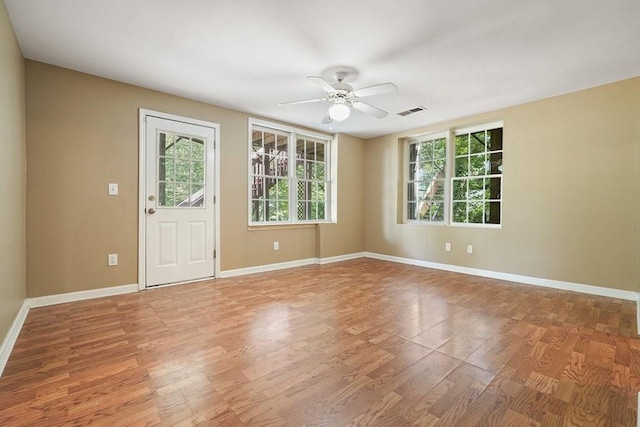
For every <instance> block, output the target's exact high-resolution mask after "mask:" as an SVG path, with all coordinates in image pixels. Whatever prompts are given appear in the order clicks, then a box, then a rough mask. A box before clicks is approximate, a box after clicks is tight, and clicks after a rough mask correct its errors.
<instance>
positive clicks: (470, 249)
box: [467, 245, 473, 254]
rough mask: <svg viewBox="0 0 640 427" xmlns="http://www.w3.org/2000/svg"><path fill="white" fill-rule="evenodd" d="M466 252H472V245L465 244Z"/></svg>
mask: <svg viewBox="0 0 640 427" xmlns="http://www.w3.org/2000/svg"><path fill="white" fill-rule="evenodd" d="M467 253H468V254H472V253H473V246H472V245H467Z"/></svg>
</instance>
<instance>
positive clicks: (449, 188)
mask: <svg viewBox="0 0 640 427" xmlns="http://www.w3.org/2000/svg"><path fill="white" fill-rule="evenodd" d="M496 128H501V129H502V132H503V146H502V150H499V151H500V152H501V153H502V156H503V159H504V122H503V121H502V120H500V121H493V122H487V123H482V124H479V125H474V126H464V127H456V128H450V129H448V130H445V131H439V132H427V133H422V134H416V135H411V136H408V137H406V138H403V139H402V140H401V141H402V144H403V162H402V165H403V167H402V180H401V182H402V184H403V193H402V219H403V221H404V223H405V224H411V225H420V226H435V227H443V226H450V227H466V228H493V229H499V228H502V226H503V224H504V217H503V208H504V198H503V196H502V195H503V192H504V171H503V172H501V173H500V176H499V177H500V186H501V188H500V198H499V199H496V202H499V203H500V223H499V224H491V223H469V222H454V210H453V200H454V199H453V197H454V194H453V193H454V192H453V183H454V180H455V179H456V178H458V179H459V178H461V177H457V176H456V175H455V160H456V145H455V140H456V136H458V135H462V134H469V133H475V132H480V131H485V132H486V131H488V130H491V129H496ZM443 137H444V138H446V141H447V142H446V143H447V150H446V151H447V156H446V163H445V179H444V182H445V184H444V205H445V206H444V210H445V214H444V220H443V221H430V220H421V219H410V218H409V199H408V187H409V185H408V184H409V171H410V158H409V155H410V154H409V151H410V145H411V144H414V143H416V142H421V141H432V140H436V139H440V138H443ZM491 175H492V174H486V175H479V177H481V178H487V177H490V176H491Z"/></svg>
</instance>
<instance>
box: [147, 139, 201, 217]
mask: <svg viewBox="0 0 640 427" xmlns="http://www.w3.org/2000/svg"><path fill="white" fill-rule="evenodd" d="M205 144H206V141H205V140H203V139H201V138H197V137H191V136H188V135H178V134H174V133H170V132H159V133H158V162H157V165H158V170H157V178H158V207H160V208H162V207H164V208H176V207H179V208H189V207H196V208H202V207H204V203H205V175H206V170H205V152H206V147H205Z"/></svg>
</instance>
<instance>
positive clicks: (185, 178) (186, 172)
mask: <svg viewBox="0 0 640 427" xmlns="http://www.w3.org/2000/svg"><path fill="white" fill-rule="evenodd" d="M189 163H190V162H189V160H180V159H178V160H176V162H175V166H176V182H189V177H190V169H191V168H190V164H189Z"/></svg>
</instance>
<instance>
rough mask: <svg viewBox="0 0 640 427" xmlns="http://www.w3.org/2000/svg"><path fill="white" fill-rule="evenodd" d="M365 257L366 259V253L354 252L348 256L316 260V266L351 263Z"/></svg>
mask: <svg viewBox="0 0 640 427" xmlns="http://www.w3.org/2000/svg"><path fill="white" fill-rule="evenodd" d="M364 257H365V253H364V252H354V253H352V254H346V255H337V256H331V257H326V258H316V264H320V265H324V264H331V263H334V262H340V261H349V260H352V259H358V258H364Z"/></svg>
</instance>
